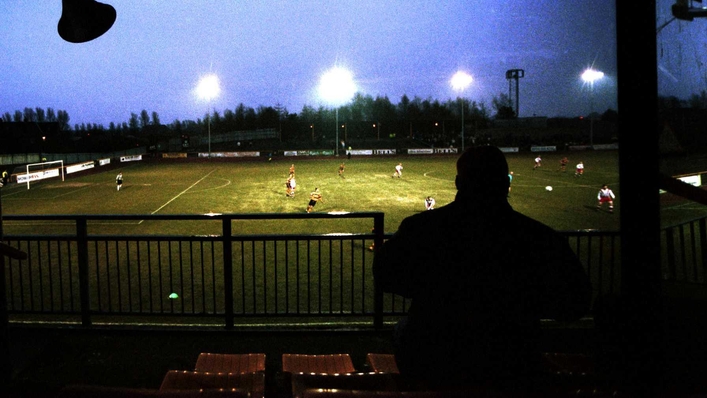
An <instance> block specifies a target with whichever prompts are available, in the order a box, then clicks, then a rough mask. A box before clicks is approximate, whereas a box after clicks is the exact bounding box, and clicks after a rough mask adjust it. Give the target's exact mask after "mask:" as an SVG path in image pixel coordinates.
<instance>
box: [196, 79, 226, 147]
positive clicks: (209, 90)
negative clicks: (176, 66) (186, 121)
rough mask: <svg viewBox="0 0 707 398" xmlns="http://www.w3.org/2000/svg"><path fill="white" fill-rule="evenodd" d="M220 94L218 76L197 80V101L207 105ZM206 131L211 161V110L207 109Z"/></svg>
mask: <svg viewBox="0 0 707 398" xmlns="http://www.w3.org/2000/svg"><path fill="white" fill-rule="evenodd" d="M220 93H221V87H220V85H219V81H218V76H216V75H214V74H209V75H206V76H204V77H202V78H201V79H200V80H199V84H197V86H196V95H197V96H198V97H199V99H201V100H205V101H206V102H208V103H210V102H211V100H212V99H214V98H216V97H218V95H219V94H220ZM206 129H207V131H208V141H209V159H211V109H209V112H208V113H207V114H206Z"/></svg>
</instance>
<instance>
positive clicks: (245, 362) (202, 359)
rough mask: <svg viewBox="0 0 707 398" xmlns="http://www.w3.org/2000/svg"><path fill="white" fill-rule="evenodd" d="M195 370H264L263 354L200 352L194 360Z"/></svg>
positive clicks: (239, 371) (235, 371)
mask: <svg viewBox="0 0 707 398" xmlns="http://www.w3.org/2000/svg"><path fill="white" fill-rule="evenodd" d="M194 370H195V371H197V372H218V373H252V372H264V371H265V354H260V353H257V354H255V353H250V354H213V353H208V352H202V353H201V354H199V358H198V359H197V360H196V367H195V368H194Z"/></svg>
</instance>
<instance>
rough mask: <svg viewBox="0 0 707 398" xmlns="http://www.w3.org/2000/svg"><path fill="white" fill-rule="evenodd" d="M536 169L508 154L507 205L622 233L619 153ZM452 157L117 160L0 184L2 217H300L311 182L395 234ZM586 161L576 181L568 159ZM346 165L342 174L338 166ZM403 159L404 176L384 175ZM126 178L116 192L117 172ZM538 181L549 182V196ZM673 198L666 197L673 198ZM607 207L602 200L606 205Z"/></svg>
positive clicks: (670, 209)
mask: <svg viewBox="0 0 707 398" xmlns="http://www.w3.org/2000/svg"><path fill="white" fill-rule="evenodd" d="M542 155H543V166H542V167H540V168H538V169H537V170H534V169H533V164H534V162H533V159H534V158H535V156H536V154H533V153H514V154H508V155H507V159H508V163H509V167H510V170H512V171H513V172H514V179H513V183H512V192H511V195H510V197H509V199H508V200H509V202H510V204H511V205H512V206H513V208H514V209H516V210H518V211H519V212H521V213H523V214H526V215H528V216H530V217H533V218H535V219H537V220H540V221H542V222H543V223H545V224H547V225H549V226H551V227H552V228H555V229H557V230H583V229H597V230H605V231H615V230H619V229H620V223H619V217H620V213H621V187H620V184H619V171H618V152H617V151H594V152H566V153H562V152H556V153H543V154H542ZM562 156H567V157H568V158H569V164H568V167H567V171H566V172H561V171H559V160H560V158H561V157H562ZM456 159H457V156H455V155H450V156H406V157H403V156H396V157H354V158H353V159H345V158H343V157H341V158H294V157H292V158H289V157H288V158H285V157H281V158H274V159H273V160H272V161H265V160H260V159H258V160H239V161H223V160H216V159H214V160H211V161H208V160H207V161H191V160H183V161H175V160H163V161H160V160H156V161H154V160H147V161H143V162H134V163H123V164H120V165H119V166H118V167H117V169H116V168H115V167H114V168H112V169H106V170H101V169H100V168H98V169H97V170H96V172H93V173H90V174H83V175H82V174H76V175H70V176H69V177H68V178H67V179H66V181H63V182H62V181H60V180H59V179H57V178H54V179H50V180H46V181H40V182H37V183H34V184H32V186H31V189H29V190H27V189H26V186H25V185H24V184H11V185H9V186H6V187H4V188H3V190H2V205H3V208H2V210H3V212H4V213H5V214H206V213H304V212H305V209H306V207H307V203H308V201H309V193H310V192H311V191H312V190H313V189H314V188H315V187H318V188H319V189H320V191H321V192H322V194H323V197H324V201H323V202H320V203H318V204H317V205H316V206H315V208H314V211H315V212H333V211H349V212H355V211H381V212H384V213H385V220H386V222H385V230H386V231H388V232H391V231H394V230H395V229H396V228H397V226H398V225H399V224H400V222H401V221H402V220H403V219H404V218H405V217H407V216H410V215H412V214H414V213H416V212H420V211H424V198H425V197H426V196H433V197H434V198H435V199H436V201H437V207H439V206H443V205H444V204H447V203H449V202H451V201H452V200H453V199H454V195H455V193H456V189H455V187H454V177H455V162H456ZM580 160H581V161H583V162H584V164H585V173H584V175H583V176H582V177H575V176H574V165H576V164H577V162H579V161H580ZM341 162H344V163H345V165H346V169H345V172H344V174H343V178H342V177H340V176H339V174H338V170H339V164H340V163H341ZM398 162H402V163H403V167H404V169H403V176H402V178H399V179H398V178H392V177H391V176H392V174H393V171H394V167H395V165H396V164H397V163H398ZM291 164H294V165H295V169H296V182H297V188H296V195H295V197H294V198H291V197H287V196H286V195H285V180H286V178H287V175H288V170H289V167H290V165H291ZM118 170H120V171H122V172H123V175H124V184H123V187H122V188H121V190H120V191H119V192H118V191H116V187H115V174H117V171H118ZM602 184H608V185H609V187H610V188H612V189H613V191H614V193H615V194H616V195H617V199H616V201H615V205H616V210H615V212H614V213H613V214H609V213H608V212H607V211H606V207H605V208H604V210H602V211H597V210H596V195H597V192H598V191H599V188H600V187H601V185H602ZM546 186H552V187H553V190H552V191H551V192H548V191H546V190H545V187H546ZM673 199H674V198H673ZM605 206H606V205H605ZM704 210H705V207H704V206H700V205H695V204H689V203H688V204H686V203H685V202H684V201H679V200H678V201H675V200H670V201H666V202H665V203H664V206H663V207H662V217H663V222H664V223H666V224H672V223H677V222H680V221H684V220H689V219H692V218H695V217H698V216H701V215H703V214H704ZM370 227H371V225H370V222H368V221H352V220H301V221H300V220H297V221H243V222H238V224H237V225H236V227H235V228H234V233H243V234H261V233H267V234H286V233H301V232H313V233H329V232H369V231H370ZM27 228H30V229H31V230H32V231H33V232H56V231H57V230H61V227H58V226H56V225H55V224H46V223H45V224H44V225H43V226H42V227H41V228H38V227H37V226H36V225H32V226H29V227H27V226H25V227H24V228H23V226H22V225H21V224H13V223H9V224H8V225H7V226H6V227H5V232H6V233H13V232H15V231H17V232H26V229H27ZM93 231H100V232H101V233H130V234H136V233H146V234H149V233H175V234H179V233H185V232H189V233H194V234H202V233H219V229H218V224H217V223H213V224H212V225H205V224H204V223H201V224H198V225H196V224H195V223H194V222H186V221H184V222H181V221H180V222H176V221H170V222H150V223H139V222H138V221H135V222H122V223H118V222H112V223H104V224H101V226H100V228H99V227H97V226H95V225H94V226H93V227H92V232H93Z"/></svg>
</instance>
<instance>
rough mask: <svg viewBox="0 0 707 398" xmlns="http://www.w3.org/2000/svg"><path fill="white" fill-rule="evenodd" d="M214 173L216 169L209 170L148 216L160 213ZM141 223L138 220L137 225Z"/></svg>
mask: <svg viewBox="0 0 707 398" xmlns="http://www.w3.org/2000/svg"><path fill="white" fill-rule="evenodd" d="M214 171H216V169H213V170H211V171H210V172H209V174H207V175H205V176H203V177H201V179H199V181H197V182H195V183H193V184H191V185H189V188H187V189H185V190H183V191H182V192H180V193H179V194H177V196H175V197H173V198H172V199H170V200H169V201H167V203H165V204H163V205H162V206H160V207H159V208H158V209H157V210H155V211H153V212H152V213H150V214H155V213H157V212H158V211H160V210H162V209H164V208H165V207H167V205H168V204H170V203H172V202H174V201H175V200H177V198H179V197H180V196H182V195H184V194H185V193H187V191H188V190H190V189H192V188H194V187H195V186H196V184H198V183H200V182H202V181H203V180H204V179H205V178H206V177H208V176H210V175H211V173H213V172H214ZM143 221H144V220H140V222H139V223H138V224H142V222H143Z"/></svg>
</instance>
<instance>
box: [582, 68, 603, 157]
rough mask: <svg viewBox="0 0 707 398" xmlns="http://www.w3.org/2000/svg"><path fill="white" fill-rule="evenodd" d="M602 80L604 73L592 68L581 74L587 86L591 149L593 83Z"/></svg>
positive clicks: (592, 138)
mask: <svg viewBox="0 0 707 398" xmlns="http://www.w3.org/2000/svg"><path fill="white" fill-rule="evenodd" d="M602 78H604V72H601V71H598V70H594V69H592V68H588V69H586V70H585V71H584V72H583V73H582V80H584V82H585V83H588V84H589V103H590V105H589V107H590V109H591V112H590V114H589V145H591V146H592V147H593V146H594V82H595V81H597V80H601V79H602Z"/></svg>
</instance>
